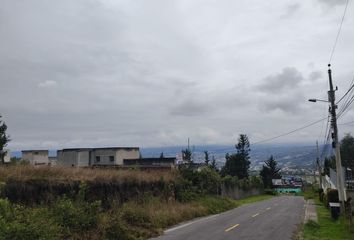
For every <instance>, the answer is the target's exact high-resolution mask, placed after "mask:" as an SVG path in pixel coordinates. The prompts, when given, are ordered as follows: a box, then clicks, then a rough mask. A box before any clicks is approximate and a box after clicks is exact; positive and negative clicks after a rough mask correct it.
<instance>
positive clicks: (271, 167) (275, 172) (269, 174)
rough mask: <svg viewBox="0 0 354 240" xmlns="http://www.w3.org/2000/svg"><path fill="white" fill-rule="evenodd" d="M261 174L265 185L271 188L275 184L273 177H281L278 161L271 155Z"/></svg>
mask: <svg viewBox="0 0 354 240" xmlns="http://www.w3.org/2000/svg"><path fill="white" fill-rule="evenodd" d="M264 163H265V164H266V165H263V167H262V170H261V172H260V175H261V177H262V181H263V185H264V187H266V188H271V187H272V186H273V183H272V179H280V178H281V175H280V173H279V172H280V168H279V167H278V166H277V164H278V163H277V161H275V159H274V158H273V156H270V158H269V159H268V160H267V161H265V162H264Z"/></svg>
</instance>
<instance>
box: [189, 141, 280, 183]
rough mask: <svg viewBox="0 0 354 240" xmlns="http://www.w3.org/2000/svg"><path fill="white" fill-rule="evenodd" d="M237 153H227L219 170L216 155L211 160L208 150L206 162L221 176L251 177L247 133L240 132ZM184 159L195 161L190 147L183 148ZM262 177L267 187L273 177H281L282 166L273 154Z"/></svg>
mask: <svg viewBox="0 0 354 240" xmlns="http://www.w3.org/2000/svg"><path fill="white" fill-rule="evenodd" d="M235 150H236V152H235V153H231V154H229V153H227V154H226V156H225V159H226V162H225V165H224V167H223V168H222V169H221V170H219V169H218V168H217V166H216V161H215V158H214V156H213V157H212V161H211V162H210V157H209V153H208V151H204V159H205V164H206V165H207V166H209V167H210V168H212V169H214V170H215V171H216V172H218V173H219V174H220V175H221V176H223V177H225V176H231V177H236V178H237V179H245V178H248V177H249V169H250V164H251V162H250V151H251V149H250V142H249V139H248V137H247V135H245V134H240V136H239V138H238V143H237V144H236V145H235ZM182 157H183V160H184V161H185V162H186V163H187V164H191V163H193V161H192V152H191V151H190V149H189V148H187V149H184V150H182ZM260 177H261V178H262V181H263V184H264V186H265V187H271V186H272V179H279V178H281V175H280V168H279V167H278V166H277V162H276V161H275V159H274V158H273V156H271V157H270V158H269V159H268V160H267V161H265V165H264V166H263V168H262V170H261V172H260Z"/></svg>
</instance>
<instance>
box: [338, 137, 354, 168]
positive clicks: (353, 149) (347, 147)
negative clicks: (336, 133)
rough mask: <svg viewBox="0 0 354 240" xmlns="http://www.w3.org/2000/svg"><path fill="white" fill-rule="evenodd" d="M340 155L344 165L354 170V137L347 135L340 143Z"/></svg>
mask: <svg viewBox="0 0 354 240" xmlns="http://www.w3.org/2000/svg"><path fill="white" fill-rule="evenodd" d="M340 154H341V157H342V165H343V166H344V167H349V168H351V169H354V161H353V156H354V137H352V136H351V135H350V134H346V135H345V136H344V138H343V139H342V140H341V142H340Z"/></svg>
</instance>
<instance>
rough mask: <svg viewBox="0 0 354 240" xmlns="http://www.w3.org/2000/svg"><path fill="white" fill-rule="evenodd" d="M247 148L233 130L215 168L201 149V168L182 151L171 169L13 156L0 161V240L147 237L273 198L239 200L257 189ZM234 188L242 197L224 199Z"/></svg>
mask: <svg viewBox="0 0 354 240" xmlns="http://www.w3.org/2000/svg"><path fill="white" fill-rule="evenodd" d="M249 146H250V144H249V142H248V138H247V136H246V135H240V138H239V143H238V144H237V145H236V146H235V147H236V153H233V154H227V155H226V165H225V167H223V168H222V169H221V170H219V169H218V168H217V167H216V163H215V158H214V157H211V160H210V156H209V153H208V152H205V164H204V165H203V166H201V165H198V164H195V163H193V159H192V152H191V151H190V150H189V149H185V150H183V151H182V153H183V158H184V162H185V163H184V164H182V165H180V166H179V167H178V169H174V170H172V171H152V170H151V171H140V170H137V169H134V168H132V169H129V170H128V169H99V168H95V169H91V168H65V167H59V166H56V167H45V166H41V167H34V166H30V165H29V164H26V163H25V162H21V161H17V160H15V161H12V163H11V164H10V165H2V166H0V240H2V239H5V240H6V239H8V240H10V239H11V240H16V239H27V240H31V239H33V240H34V239H118V240H124V239H127V240H137V239H147V238H150V237H153V236H157V235H159V234H161V233H162V231H163V229H165V228H167V227H169V226H172V225H175V224H177V223H180V222H183V221H187V220H190V219H193V218H196V217H202V216H206V215H210V214H216V213H220V212H223V211H226V210H229V209H232V208H235V207H237V206H239V205H241V204H246V203H251V202H255V201H260V200H265V199H268V198H270V197H273V196H272V195H257V196H250V197H246V198H244V197H245V196H249V195H251V194H253V195H254V194H255V192H263V182H262V179H261V177H259V176H249V175H248V170H249V163H250V162H249V151H250V148H249ZM255 190H257V191H255ZM234 191H236V192H237V196H238V197H240V196H243V198H242V199H239V200H234V199H231V198H229V197H228V196H232V197H234V195H233V194H234V193H235V192H234Z"/></svg>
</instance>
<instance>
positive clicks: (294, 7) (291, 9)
mask: <svg viewBox="0 0 354 240" xmlns="http://www.w3.org/2000/svg"><path fill="white" fill-rule="evenodd" d="M300 8H301V5H300V4H299V3H293V4H289V5H288V6H286V13H285V14H284V15H283V16H282V18H287V17H291V16H293V15H294V14H295V13H296V12H297V11H299V9H300Z"/></svg>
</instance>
